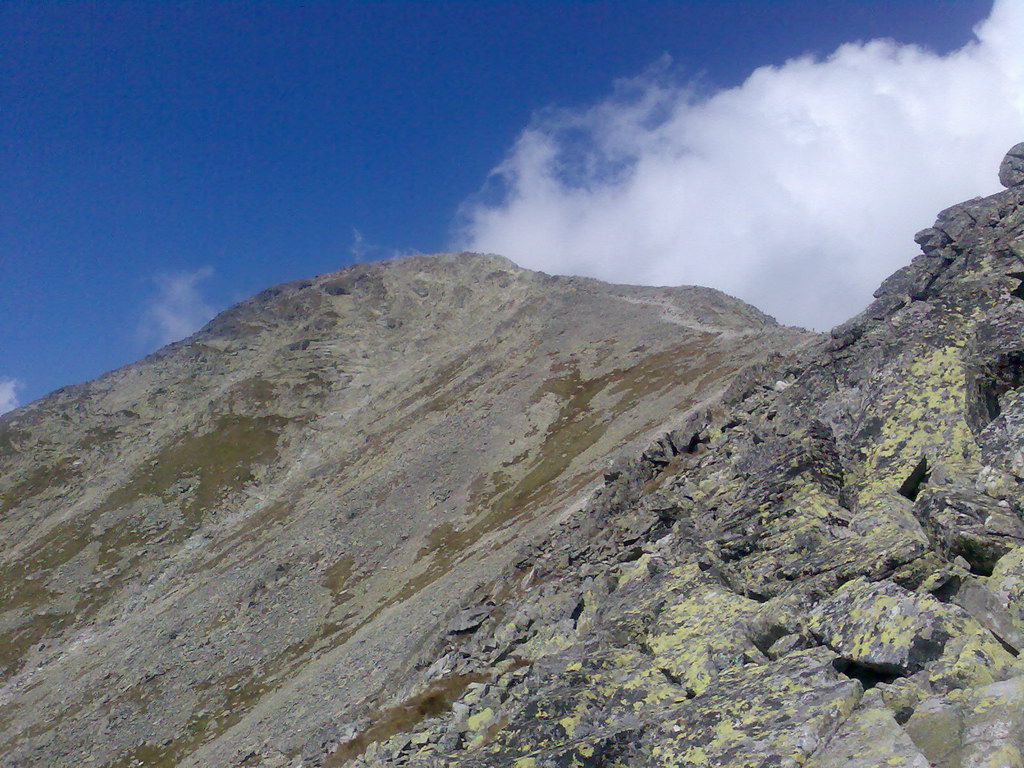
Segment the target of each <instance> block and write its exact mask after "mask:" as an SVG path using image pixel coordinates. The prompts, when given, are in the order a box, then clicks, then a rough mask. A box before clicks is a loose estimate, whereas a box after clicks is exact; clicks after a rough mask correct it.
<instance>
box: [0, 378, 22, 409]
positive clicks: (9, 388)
mask: <svg viewBox="0 0 1024 768" xmlns="http://www.w3.org/2000/svg"><path fill="white" fill-rule="evenodd" d="M20 387H21V382H19V381H18V380H17V379H8V378H5V377H2V376H0V414H3V413H7V412H8V411H13V410H14V409H15V408H17V407H18V404H19V403H18V389H19V388H20Z"/></svg>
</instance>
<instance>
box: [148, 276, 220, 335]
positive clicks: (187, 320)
mask: <svg viewBox="0 0 1024 768" xmlns="http://www.w3.org/2000/svg"><path fill="white" fill-rule="evenodd" d="M212 274H213V270H212V269H211V268H210V267H202V268H200V269H197V270H194V271H192V272H175V273H173V274H161V275H157V276H156V277H155V278H154V279H153V280H154V282H155V283H156V288H157V295H156V297H155V298H154V299H153V301H152V303H151V304H150V305H149V307H148V308H147V309H146V311H145V313H144V314H143V317H142V320H141V321H140V323H139V338H140V340H141V341H143V343H146V344H149V345H155V346H163V345H165V344H170V343H171V342H173V341H179V340H180V339H183V338H185V337H186V336H188V335H190V334H192V333H194V332H195V331H197V330H199V329H200V328H201V327H202V326H203V325H205V324H206V322H207V321H208V320H209V319H210V318H212V317H213V316H214V314H215V313H216V310H215V309H214V308H213V307H212V306H211V305H210V304H209V303H208V302H207V301H206V299H205V298H204V297H203V294H202V291H201V290H200V287H199V286H200V283H202V282H203V281H204V280H206V279H207V278H209V277H210V276H211V275H212Z"/></svg>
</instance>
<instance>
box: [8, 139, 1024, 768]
mask: <svg viewBox="0 0 1024 768" xmlns="http://www.w3.org/2000/svg"><path fill="white" fill-rule="evenodd" d="M1000 180H1001V181H1002V182H1003V184H1004V186H1007V187H1008V188H1007V189H1006V191H1004V192H1001V193H999V194H996V195H993V196H991V197H988V198H984V199H975V200H972V201H968V202H966V203H963V204H961V205H958V206H954V207H953V208H950V209H949V210H947V211H944V212H942V213H941V214H940V215H939V217H938V220H937V221H936V223H935V226H934V227H932V228H930V229H926V230H924V231H922V232H921V233H920V234H919V235H918V236H917V238H916V239H917V241H918V243H919V244H920V246H921V248H922V251H923V253H922V254H921V255H919V256H917V257H916V258H915V259H914V260H913V261H912V262H911V264H910V265H908V266H907V267H906V268H904V269H902V270H900V271H899V272H897V273H896V274H894V275H893V276H892V277H890V278H889V279H888V280H886V281H885V283H883V285H882V286H881V287H880V288H879V290H878V291H877V293H876V301H875V302H874V303H873V304H872V305H871V306H870V307H868V309H867V310H865V312H863V313H862V314H861V315H859V316H858V317H856V318H854V319H852V320H851V321H850V322H848V323H846V324H844V325H842V326H840V327H838V328H836V329H835V330H834V331H833V332H832V333H831V334H830V335H828V336H812V335H809V334H804V333H801V332H798V331H794V330H791V329H780V328H777V327H775V326H774V325H773V324H772V323H770V322H769V321H768V320H766V318H764V317H763V316H761V315H760V314H759V313H757V312H756V310H753V309H751V308H750V307H747V306H745V305H742V304H741V303H739V302H736V301H734V300H731V299H728V298H727V297H724V296H722V295H721V294H718V293H716V292H712V291H704V290H701V289H674V290H668V289H640V288H623V287H614V286H603V285H601V284H599V283H594V282H591V281H583V280H568V279H555V278H548V277H545V276H541V275H537V274H533V273H529V272H525V271H523V270H519V269H517V268H515V267H514V266H512V265H511V264H509V263H508V262H504V261H501V260H497V259H495V258H492V257H474V256H460V257H435V258H429V259H416V260H410V261H405V262H398V263H392V264H387V265H378V266H373V267H361V268H357V269H353V270H346V271H343V272H341V273H338V274H336V275H331V276H327V277H324V278H318V279H317V280H315V281H311V282H309V283H301V284H296V285H291V286H284V287H282V288H279V289H276V290H275V291H273V292H270V293H268V294H265V295H262V296H260V297H257V298H256V299H254V300H253V301H251V302H249V303H247V304H244V305H241V306H240V307H237V308H235V309H234V310H231V311H229V312H228V313H226V314H225V315H223V316H222V317H220V318H218V319H217V320H216V321H214V323H212V324H211V325H210V326H209V327H208V328H207V329H205V330H204V331H203V332H201V333H200V334H198V335H197V336H196V337H193V338H192V339H190V340H188V341H187V342H185V343H182V344H180V345H176V346H174V347H172V348H169V349H167V350H164V351H162V352H161V353H159V354H158V355H156V356H154V357H153V358H150V359H148V360H146V361H143V362H142V363H140V364H139V365H137V366H133V367H130V368H128V369H125V370H123V371H119V372H115V373H114V374H111V375H110V376H108V377H105V378H103V379H100V380H99V381H97V382H95V383H93V384H90V385H87V386H85V387H83V388H79V389H77V390H73V391H68V392H63V393H57V394H55V395H54V396H52V397H50V398H48V399H46V400H43V401H40V402H39V403H37V404H35V405H32V406H29V407H27V408H25V409H21V410H20V411H16V412H14V413H13V414H10V415H8V416H7V417H4V418H3V419H2V420H0V424H2V425H3V432H2V434H0V444H2V446H3V459H2V462H3V463H2V465H0V469H2V473H3V478H4V479H3V481H2V485H0V493H2V494H3V508H4V517H3V521H2V524H0V525H2V530H3V541H4V542H5V544H4V547H5V548H4V550H3V553H2V564H3V569H4V570H3V571H2V576H0V585H2V587H3V590H4V610H3V613H2V614H0V622H2V623H0V631H2V632H3V633H4V634H3V636H2V638H3V646H2V648H3V653H4V663H5V664H6V667H7V670H8V671H7V673H6V678H5V683H4V687H3V689H2V691H0V697H2V698H0V704H2V706H3V710H2V715H0V728H2V732H0V739H2V740H3V746H2V747H0V749H3V750H4V757H3V759H2V760H3V762H2V763H0V764H2V765H11V766H13V765H19V766H20V765H83V764H84V765H107V766H127V765H151V766H159V765H179V764H180V765H188V766H221V765H224V766H229V765H230V766H266V767H267V768H270V767H271V766H273V767H275V768H281V767H283V766H289V767H290V768H297V767H298V766H342V765H346V766H356V767H360V766H366V767H369V766H375V767H376V766H395V767H396V768H397V767H398V766H414V767H416V768H420V767H422V768H428V767H431V768H433V767H434V766H451V767H453V768H454V767H458V768H486V767H487V766H493V767H495V768H497V767H498V766H514V767H515V768H552V767H555V766H558V767H560V768H573V767H576V768H584V767H590V768H597V767H605V768H654V767H655V766H657V767H659V768H661V767H669V768H682V767H683V766H693V767H696V766H729V767H735V768H768V767H769V766H778V767H781V766H807V767H808V768H838V767H839V766H855V767H857V768H868V767H869V766H889V767H894V766H907V767H912V768H926V767H927V766H941V767H942V768H966V767H968V766H970V767H971V768H982V767H983V766H985V767H988V768H997V767H1002V768H1005V767H1007V766H1024V706H1022V705H1024V662H1022V661H1021V660H1020V659H1019V658H1018V654H1019V652H1020V650H1021V649H1022V648H1024V495H1022V493H1021V482H1022V479H1024V389H1022V385H1024V183H1022V182H1024V145H1020V146H1018V147H1015V148H1014V150H1012V151H1011V153H1010V155H1009V156H1008V157H1007V159H1006V161H1005V162H1004V164H1003V167H1002V168H1001V169H1000ZM609 458H614V459H615V461H614V462H613V463H611V464H610V465H609V464H608V459H609Z"/></svg>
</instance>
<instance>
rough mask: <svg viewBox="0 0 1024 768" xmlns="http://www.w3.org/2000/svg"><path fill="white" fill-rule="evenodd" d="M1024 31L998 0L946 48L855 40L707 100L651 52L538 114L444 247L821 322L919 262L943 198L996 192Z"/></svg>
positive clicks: (1019, 134)
mask: <svg viewBox="0 0 1024 768" xmlns="http://www.w3.org/2000/svg"><path fill="white" fill-rule="evenodd" d="M1022 40H1024V2H1021V0H997V2H996V3H995V5H994V6H993V9H992V12H991V14H990V16H989V18H988V19H987V20H985V21H984V22H983V23H981V24H980V25H979V26H978V27H977V28H976V29H975V30H974V37H973V39H972V40H971V41H970V42H969V43H968V44H967V45H965V46H964V47H963V48H961V49H960V50H958V51H955V52H953V53H950V54H948V55H938V54H936V53H934V52H931V51H928V50H926V49H923V48H921V47H918V46H914V45H902V44H898V43H896V42H893V41H891V40H873V41H869V42H851V43H848V44H846V45H843V46H841V47H840V48H838V49H837V50H836V51H835V52H834V53H832V54H831V55H830V56H828V57H827V58H824V59H817V58H815V57H812V56H804V57H801V58H798V59H794V60H791V61H788V62H786V63H785V64H782V65H781V66H769V67H763V68H760V69H757V70H756V71H754V72H753V73H752V74H751V75H750V76H749V78H748V79H747V80H746V81H745V82H744V83H743V84H742V85H740V86H738V87H736V88H731V89H728V90H721V91H718V92H714V93H711V94H708V93H702V92H701V91H700V89H699V88H698V87H697V86H695V85H694V84H693V83H687V82H681V81H680V78H679V77H678V76H675V75H674V74H673V73H672V68H671V66H670V65H668V64H666V63H665V62H662V63H660V64H659V65H657V66H655V67H653V68H652V70H651V71H649V72H647V73H645V74H644V75H642V76H640V77H638V78H635V79H632V80H626V81H621V82H619V83H617V84H616V87H615V90H614V92H613V94H612V95H611V96H610V97H609V98H608V99H607V100H605V101H603V102H601V103H598V104H595V105H593V106H591V107H589V108H587V109H583V110H548V111H546V112H543V113H541V114H539V115H537V116H536V117H535V119H534V120H533V122H532V124H531V125H529V126H528V127H527V128H526V130H524V131H523V133H522V134H521V135H520V137H519V139H518V141H517V142H516V144H515V145H514V146H513V148H512V149H511V150H510V152H509V154H508V156H507V157H506V158H505V160H504V162H503V163H502V164H501V165H500V166H498V167H497V168H496V169H495V170H494V171H493V172H492V175H491V179H490V181H489V185H490V189H489V190H488V189H487V188H485V190H484V192H482V193H481V195H480V196H478V197H476V198H475V199H473V200H470V201H467V202H466V203H465V204H464V205H463V206H462V209H461V211H460V225H459V233H458V236H457V241H458V242H457V244H456V245H457V247H461V248H465V249H469V250H475V251H487V252H495V253H501V254H504V255H506V256H508V257H510V258H512V259H513V260H515V261H516V262H518V263H519V264H521V265H522V266H525V267H529V268H532V269H540V270H544V271H547V272H554V273H559V274H577V275H590V276H593V277H598V278H601V279H604V280H610V281H615V282H626V283H641V284H662V285H664V284H668V285H674V284H683V283H689V284H702V285H710V286H713V287H716V288H720V289H722V290H725V291H727V292H729V293H731V294H734V295H736V296H739V297H741V298H743V299H746V300H747V301H750V302H752V303H754V304H756V305H757V306H759V307H761V308H762V309H764V310H765V311H768V312H770V313H771V314H774V315H775V316H776V317H778V318H779V319H780V320H781V321H783V322H788V323H795V324H800V325H808V326H812V327H816V328H827V327H829V326H831V325H833V324H836V323H838V322H841V321H842V320H844V319H846V318H847V317H848V316H850V315H852V314H853V313H855V312H857V311H859V310H860V309H862V308H863V307H864V306H865V305H866V304H867V303H868V301H870V298H871V292H872V291H873V290H874V288H875V287H877V285H878V283H879V282H880V281H881V280H882V279H883V278H884V277H885V276H886V275H888V274H889V273H891V272H893V271H894V270H896V269H897V268H899V267H900V266H902V265H903V264H905V263H907V262H908V261H909V260H910V259H911V258H912V257H913V256H914V255H915V253H916V252H917V248H916V246H915V245H914V243H913V241H912V238H913V234H914V232H916V231H917V230H918V229H923V228H924V227H927V226H930V225H931V223H932V221H933V220H934V216H935V214H936V213H937V212H938V211H939V210H940V209H941V208H944V207H947V206H949V205H951V204H953V203H956V202H959V201H961V200H964V199H967V198H970V197H973V196H975V195H982V194H991V193H992V192H994V191H996V190H997V189H999V187H998V183H997V182H996V169H997V168H998V165H999V161H1000V159H1001V158H1002V155H1003V153H1004V152H1005V151H1006V150H1007V149H1008V148H1009V147H1010V146H1011V145H1013V144H1015V143H1016V142H1018V141H1021V140H1022V139H1024V45H1022V44H1021V41H1022ZM495 187H496V188H497V192H498V195H497V198H496V199H495V198H494V195H493V192H494V191H495ZM487 192H490V193H492V194H490V199H485V193H487Z"/></svg>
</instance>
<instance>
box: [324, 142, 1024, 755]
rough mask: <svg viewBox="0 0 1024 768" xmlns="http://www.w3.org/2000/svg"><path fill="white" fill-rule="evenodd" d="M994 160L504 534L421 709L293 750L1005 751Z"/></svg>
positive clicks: (1006, 244)
mask: <svg viewBox="0 0 1024 768" xmlns="http://www.w3.org/2000/svg"><path fill="white" fill-rule="evenodd" d="M1000 179H1001V180H1002V182H1003V183H1004V185H1006V186H1007V187H1008V189H1007V190H1006V191H1004V192H1002V193H999V194H996V195H993V196H992V197H988V198H984V199H975V200H971V201H968V202H966V203H963V204H961V205H958V206H955V207H953V208H950V209H949V210H946V211H943V212H942V213H941V214H940V215H939V217H938V220H937V221H936V223H935V225H934V227H932V228H930V229H927V230H924V231H922V232H921V233H919V234H918V236H917V238H916V239H917V241H918V243H919V244H920V245H921V246H922V250H923V254H922V255H920V256H918V257H917V258H915V259H914V260H913V262H912V263H911V264H910V265H909V266H908V267H906V268H904V269H902V270H900V271H899V272H897V273H896V274H894V275H893V276H892V277H890V278H889V279H888V280H886V281H885V283H884V284H883V285H882V286H881V288H880V289H879V290H878V291H877V292H876V299H877V300H876V301H875V302H874V303H873V304H872V305H871V306H870V307H869V308H868V309H867V310H866V311H865V312H863V313H862V314H861V315H859V316H858V317H856V318H854V319H853V320H851V321H850V322H848V323H846V324H844V325H843V326H840V327H838V328H836V329H835V330H834V331H833V332H832V333H831V335H830V337H829V338H822V339H820V340H816V341H814V342H812V343H811V344H810V345H808V346H807V347H805V348H804V349H802V350H800V351H799V353H798V354H797V356H796V358H795V359H794V358H791V357H788V356H781V357H776V358H774V359H771V360H769V361H767V362H766V363H764V364H761V365H757V366H754V367H753V368H751V369H749V370H747V371H745V372H744V373H743V374H741V375H740V376H739V377H738V378H737V379H736V380H734V382H733V384H732V385H731V386H730V388H729V389H728V391H727V392H725V393H724V395H723V396H722V397H721V398H719V399H717V400H716V401H715V402H713V403H710V404H709V405H708V406H707V407H705V408H702V409H697V410H696V411H695V412H694V413H692V414H691V416H690V417H689V419H688V421H687V423H686V424H684V425H682V426H680V427H679V428H676V429H674V430H671V431H668V432H667V433H666V434H665V435H664V436H663V437H662V438H661V439H659V440H657V441H655V442H654V443H652V444H651V445H650V446H649V447H648V448H647V449H646V450H645V451H643V452H642V453H641V454H639V455H637V456H635V457H634V458H632V459H630V460H627V461H620V462H618V463H617V464H616V465H615V466H613V467H612V468H611V469H610V470H609V471H607V472H606V474H605V478H604V485H603V486H602V487H601V488H600V489H599V490H598V491H597V492H596V493H595V494H594V495H593V496H592V497H591V499H590V500H589V502H588V503H587V504H586V506H585V507H583V508H582V509H581V510H579V511H578V512H575V513H573V514H570V515H568V516H566V517H565V518H564V519H563V520H562V521H561V522H560V524H559V525H558V527H557V528H556V529H555V530H554V531H553V532H552V533H551V534H550V535H549V536H548V537H547V538H546V539H544V540H542V541H539V542H537V543H535V544H533V545H529V546H526V547H524V549H523V550H522V554H521V556H520V557H519V558H518V559H517V560H516V561H515V562H514V563H512V564H511V566H510V567H509V568H508V569H507V570H506V572H505V576H504V581H505V583H506V584H508V585H509V586H508V591H507V594H505V595H502V596H501V597H500V598H497V597H494V596H484V597H482V598H481V600H479V601H478V602H477V603H475V604H467V606H466V608H465V609H464V610H465V613H464V616H465V617H466V619H465V621H463V622H462V623H457V624H455V625H454V626H453V627H452V629H451V631H450V632H449V633H448V636H447V637H446V638H443V639H437V640H435V642H434V645H433V651H432V655H433V656H434V657H435V658H436V661H435V662H434V664H433V665H432V666H431V668H430V669H428V670H427V671H426V672H425V673H424V674H422V675H421V677H420V680H419V688H418V689H416V692H418V693H419V695H420V696H421V697H422V696H424V695H428V694H429V692H431V691H436V690H439V689H440V688H439V686H441V685H442V683H443V681H446V680H447V681H449V683H450V681H453V680H465V679H467V678H469V679H472V681H473V682H472V683H470V684H469V685H468V686H467V688H466V691H465V693H463V694H460V696H459V698H458V700H457V701H454V702H453V703H451V704H450V705H447V706H446V707H445V708H444V709H445V711H444V712H433V713H425V714H433V715H435V716H433V717H425V718H423V719H421V720H419V722H416V723H415V724H411V723H409V722H408V721H405V722H403V723H401V732H398V733H388V732H387V731H385V730H382V729H381V728H380V726H379V725H378V723H379V722H380V721H379V720H377V721H376V722H375V721H374V720H373V719H372V718H371V719H367V720H366V721H363V722H360V723H357V724H356V725H357V728H355V729H353V730H349V731H343V732H339V731H328V732H324V734H323V739H322V742H321V744H319V745H312V746H313V747H316V748H311V749H310V751H309V753H308V755H307V757H308V764H311V765H321V764H322V765H328V766H337V765H342V764H346V765H359V766H384V765H387V766H461V767H464V768H470V767H471V766H472V768H482V767H485V766H495V767H497V766H509V765H511V766H515V767H516V768H551V767H554V766H559V767H563V768H571V767H583V766H591V767H594V766H604V767H608V768H611V767H613V766H614V767H617V768H625V767H627V766H628V767H629V768H639V767H641V766H643V767H645V768H646V767H650V768H654V767H655V766H658V767H671V768H681V767H683V766H693V767H696V766H730V767H733V766H734V767H735V768H741V767H742V768H755V767H757V768H761V767H767V766H807V768H839V767H840V766H855V767H857V768H867V767H868V766H879V767H880V766H889V767H895V766H906V767H908V768H911V767H912V768H927V766H939V767H941V768H961V767H963V768H967V767H968V766H970V767H971V768H982V767H983V766H984V767H987V768H1008V767H1010V766H1024V662H1022V661H1021V660H1020V659H1019V657H1018V655H1019V652H1020V651H1021V649H1022V648H1024V494H1022V492H1021V482H1022V480H1024V388H1022V385H1024V282H1022V281H1024V144H1021V145H1019V146H1017V147H1015V148H1014V150H1012V151H1011V153H1010V155H1009V156H1008V157H1007V159H1006V161H1005V162H1004V164H1003V167H1002V168H1001V170H1000ZM406 693H407V692H403V695H405V694H406ZM423 701H424V699H423V698H420V699H416V698H406V699H405V700H404V702H403V701H402V700H401V699H400V698H398V697H396V698H395V699H393V700H392V703H393V704H394V705H395V708H394V709H391V710H388V713H387V714H388V715H389V716H390V717H392V718H394V719H400V717H401V715H402V714H403V713H404V712H405V710H404V709H403V708H402V707H403V706H405V707H408V706H410V705H411V704H418V705H419V706H421V707H422V702H423ZM439 709H440V708H439ZM360 729H362V730H360ZM353 733H358V735H355V737H354V738H351V737H352V735H353ZM317 748H318V749H319V754H318V753H317ZM353 759H354V762H348V761H350V760H353Z"/></svg>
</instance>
